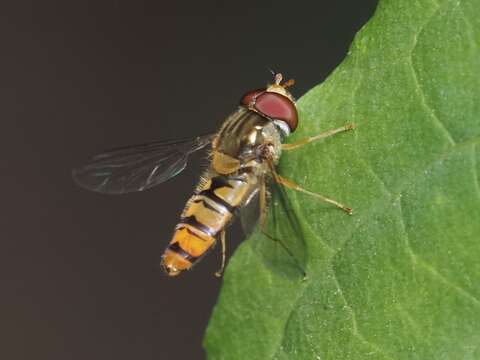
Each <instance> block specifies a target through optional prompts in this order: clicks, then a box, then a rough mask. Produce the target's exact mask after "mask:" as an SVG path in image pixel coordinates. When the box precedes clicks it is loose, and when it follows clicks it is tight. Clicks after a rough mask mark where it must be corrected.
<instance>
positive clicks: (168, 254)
mask: <svg viewBox="0 0 480 360" xmlns="http://www.w3.org/2000/svg"><path fill="white" fill-rule="evenodd" d="M292 84H293V80H290V81H287V82H285V83H283V84H282V75H281V74H276V75H275V82H274V84H272V85H269V86H268V87H267V88H265V89H259V90H253V91H250V92H248V93H247V94H245V95H244V96H243V97H242V99H241V102H240V106H239V108H238V109H237V110H236V111H235V112H234V113H233V114H232V115H230V116H229V117H228V118H227V120H226V121H225V122H224V124H223V125H222V127H221V129H220V131H219V132H218V133H217V134H213V135H205V136H200V137H197V138H195V139H193V140H185V141H180V142H175V143H160V142H156V143H150V144H144V145H139V146H134V147H128V148H123V149H118V150H114V151H111V152H107V153H105V154H101V155H97V156H96V157H94V158H93V159H92V161H91V162H90V163H89V164H87V165H86V166H84V167H82V168H79V169H77V170H74V173H73V176H74V178H75V179H76V181H77V182H78V183H79V184H80V185H81V186H83V187H86V188H88V189H90V190H95V191H99V192H104V193H125V192H130V191H140V190H144V189H147V188H150V187H152V186H155V185H157V184H159V183H161V182H164V181H166V180H167V179H169V178H171V177H173V176H175V175H176V174H178V173H179V172H180V171H182V170H183V169H184V168H185V166H186V162H187V158H188V155H189V154H190V153H192V152H194V151H197V150H199V149H201V148H203V147H205V146H206V145H208V144H211V154H210V155H211V156H210V159H211V161H210V166H209V168H208V169H207V170H206V172H205V173H204V175H203V176H202V178H201V181H200V183H199V185H198V186H197V189H196V191H195V193H194V195H193V196H192V197H191V198H190V199H189V200H188V202H187V204H186V206H185V209H184V211H183V212H182V215H181V219H180V222H179V224H178V225H177V227H176V228H175V232H174V234H173V237H172V240H171V241H170V244H169V245H168V247H167V249H166V250H165V253H164V255H163V257H162V266H163V268H164V269H165V271H166V273H167V274H168V275H170V276H175V275H178V274H179V273H181V272H182V271H184V270H188V269H190V268H191V267H192V266H193V264H195V262H196V261H198V260H199V259H200V258H201V257H202V256H203V255H204V254H205V253H206V252H207V250H208V249H210V248H211V247H212V246H213V245H214V244H215V243H216V241H217V238H220V240H221V244H222V250H223V251H222V255H223V256H222V267H221V270H220V271H219V272H218V273H217V274H220V273H221V271H222V270H223V267H224V262H225V229H226V227H227V225H228V224H229V223H230V222H231V221H232V219H233V218H234V216H235V214H236V213H237V211H238V210H239V209H242V208H245V207H246V206H247V205H248V204H249V203H250V202H252V201H258V202H259V207H260V223H261V224H263V223H264V219H265V214H266V208H267V185H266V184H267V181H268V180H272V181H273V182H275V183H277V184H279V185H282V186H286V187H289V188H292V189H294V190H298V191H301V192H304V193H307V194H309V195H312V196H315V197H317V198H319V199H321V200H324V201H327V202H329V203H331V204H333V205H335V206H337V207H339V208H341V209H343V210H344V211H346V212H348V213H351V209H350V208H347V207H345V206H343V205H342V204H340V203H338V202H336V201H334V200H331V199H329V198H326V197H324V196H322V195H320V194H316V193H312V192H310V191H308V190H305V189H303V188H301V187H300V186H298V185H296V184H294V183H293V182H291V181H289V180H287V179H285V178H283V177H281V176H280V175H278V174H277V173H276V171H275V165H276V164H277V162H278V160H279V158H280V155H281V152H282V149H283V150H292V149H294V148H297V147H300V146H303V145H305V144H307V143H310V142H312V141H315V140H318V139H321V138H324V137H327V136H330V135H333V134H336V133H338V132H341V131H345V130H349V129H352V128H353V127H354V126H353V124H350V125H346V126H344V127H341V128H338V129H335V130H331V131H327V132H325V133H321V134H319V135H317V136H313V137H309V138H307V139H303V140H301V141H299V142H298V143H294V144H282V142H283V140H284V139H285V138H286V137H288V136H289V135H290V133H291V132H293V131H295V129H296V127H297V124H298V115H297V110H296V107H295V102H294V100H293V97H292V96H291V94H290V93H289V92H288V90H287V87H288V86H290V85H292ZM286 250H287V251H288V249H286Z"/></svg>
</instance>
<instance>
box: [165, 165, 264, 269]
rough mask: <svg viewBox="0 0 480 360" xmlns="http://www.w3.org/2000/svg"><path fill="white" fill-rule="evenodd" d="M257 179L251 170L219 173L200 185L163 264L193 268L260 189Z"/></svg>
mask: <svg viewBox="0 0 480 360" xmlns="http://www.w3.org/2000/svg"><path fill="white" fill-rule="evenodd" d="M256 180H257V179H256V177H255V176H254V175H253V174H251V173H248V172H246V173H243V174H236V175H225V176H223V175H217V176H214V177H211V178H209V179H208V180H207V181H205V182H204V183H203V184H201V185H200V186H199V187H198V189H197V191H196V193H195V195H193V196H192V197H191V198H190V200H189V201H188V202H187V205H186V207H185V209H184V211H183V213H182V217H181V219H180V223H179V224H178V225H177V227H176V229H175V233H174V235H173V238H172V240H171V242H170V244H169V245H168V247H167V249H166V250H165V253H164V255H163V260H162V265H163V267H164V268H165V271H166V272H167V273H168V274H169V275H171V276H174V275H178V274H179V273H180V272H181V271H183V270H188V269H190V268H191V267H192V265H193V264H194V263H195V262H196V261H197V260H198V259H199V258H201V257H202V255H204V254H205V253H206V252H207V250H208V249H209V248H211V247H212V246H213V245H214V244H215V241H216V236H217V234H219V233H220V232H221V231H222V230H223V229H224V228H225V227H226V226H227V225H228V223H229V222H230V221H231V219H232V217H233V215H234V213H235V210H236V209H237V208H238V207H240V206H242V205H243V204H244V202H245V201H246V200H247V199H248V198H249V197H250V196H251V195H252V194H253V193H254V191H255V190H256V189H257V186H256Z"/></svg>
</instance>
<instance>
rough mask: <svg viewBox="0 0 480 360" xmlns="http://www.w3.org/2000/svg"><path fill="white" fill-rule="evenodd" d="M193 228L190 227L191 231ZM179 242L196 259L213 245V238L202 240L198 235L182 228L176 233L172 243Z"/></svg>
mask: <svg viewBox="0 0 480 360" xmlns="http://www.w3.org/2000/svg"><path fill="white" fill-rule="evenodd" d="M190 228H191V227H189V229H190ZM175 242H178V245H180V247H181V248H182V249H183V250H184V251H185V252H186V253H188V254H190V255H191V256H194V257H198V256H201V255H203V254H204V253H205V251H207V250H208V248H209V247H210V246H212V245H213V243H214V242H215V239H214V238H213V237H208V238H200V237H198V236H196V234H192V233H190V232H189V231H188V230H187V228H181V229H178V230H177V231H175V234H173V239H172V241H171V243H175Z"/></svg>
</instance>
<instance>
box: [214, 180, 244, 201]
mask: <svg viewBox="0 0 480 360" xmlns="http://www.w3.org/2000/svg"><path fill="white" fill-rule="evenodd" d="M229 183H230V184H231V185H232V186H233V188H231V187H227V186H223V187H220V188H217V189H215V190H214V193H215V195H217V196H218V197H219V198H222V199H223V200H225V201H226V202H227V203H229V204H230V205H231V206H239V205H240V204H241V203H243V201H244V200H245V196H246V195H247V193H248V191H249V190H251V189H250V185H248V184H247V183H244V182H237V181H229Z"/></svg>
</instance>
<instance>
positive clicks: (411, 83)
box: [204, 0, 480, 360]
mask: <svg viewBox="0 0 480 360" xmlns="http://www.w3.org/2000/svg"><path fill="white" fill-rule="evenodd" d="M479 14H480V1H478V0H461V1H460V0H454V1H447V0H416V1H413V0H412V1H405V0H382V1H380V4H379V7H378V9H377V11H376V13H375V15H374V17H373V18H372V19H371V20H370V22H369V23H368V24H367V25H366V26H365V27H364V28H363V29H362V30H361V31H360V32H359V34H357V36H356V38H355V40H354V43H353V45H352V48H351V51H350V53H349V55H348V57H347V58H346V59H345V61H344V62H343V63H342V64H341V65H340V66H339V67H338V68H337V69H336V70H335V72H334V73H333V74H332V75H331V76H330V77H329V79H328V80H327V81H326V82H325V83H323V84H321V85H319V86H317V87H315V88H314V89H312V90H311V91H310V92H308V93H307V94H306V95H305V96H303V97H302V98H301V99H300V101H299V103H298V105H299V109H300V115H301V123H300V126H299V129H298V130H297V132H296V133H295V134H294V136H292V141H294V140H295V139H300V138H303V137H305V136H309V135H314V134H318V133H319V132H321V131H324V130H327V129H331V128H335V127H338V126H341V125H343V124H346V123H348V122H352V121H353V122H355V123H356V124H357V125H358V128H357V129H356V130H355V131H351V132H346V133H342V134H340V135H336V136H334V137H331V138H328V139H325V140H324V141H321V142H318V143H314V144H310V145H307V146H304V147H302V148H300V149H298V150H295V151H292V152H288V153H285V154H284V155H283V156H282V160H281V163H280V167H279V169H280V173H281V174H282V175H284V176H286V177H288V178H290V179H292V180H293V181H295V182H297V183H299V184H300V185H302V186H304V187H305V188H308V189H310V190H313V191H316V192H319V193H322V194H324V195H327V196H330V197H333V198H335V199H337V200H339V201H341V202H344V203H345V204H347V205H349V206H352V207H353V208H354V215H353V216H347V215H345V214H344V213H342V212H341V211H339V210H338V209H335V208H333V207H331V206H328V205H325V204H323V203H320V202H318V201H316V200H314V199H312V198H310V197H308V196H306V195H304V194H299V193H294V192H292V191H288V195H289V197H290V199H291V200H292V203H293V205H294V208H295V211H296V213H297V214H298V216H299V218H300V220H301V225H302V227H303V229H304V232H305V241H306V245H307V250H308V257H309V260H308V266H307V273H308V279H307V280H306V281H301V280H300V279H292V278H289V277H286V276H282V275H281V272H275V271H272V269H271V268H270V267H268V266H267V265H266V264H265V261H264V260H263V259H262V257H261V256H259V254H258V252H257V251H256V250H255V247H254V244H255V242H256V241H269V240H268V239H265V238H262V239H259V238H258V237H260V236H259V235H254V238H251V239H248V240H247V241H245V242H244V243H242V245H241V246H240V247H239V249H238V250H237V251H236V253H235V255H234V256H233V257H232V258H231V261H230V264H229V265H228V268H227V271H226V274H225V278H224V284H223V288H222V292H221V296H220V299H219V302H218V304H217V306H216V308H215V310H214V313H213V316H212V319H211V321H210V324H209V327H208V330H207V335H206V338H205V342H204V345H205V348H206V350H207V353H208V357H209V359H229V360H230V359H242V360H243V359H322V360H325V359H327V360H331V359H342V360H345V359H355V360H361V359H422V360H428V359H432V360H433V359H435V360H438V359H480V185H479V179H478V173H480V144H479V141H480V101H479V99H478V95H479V94H480V16H479ZM255 237H257V238H255Z"/></svg>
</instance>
